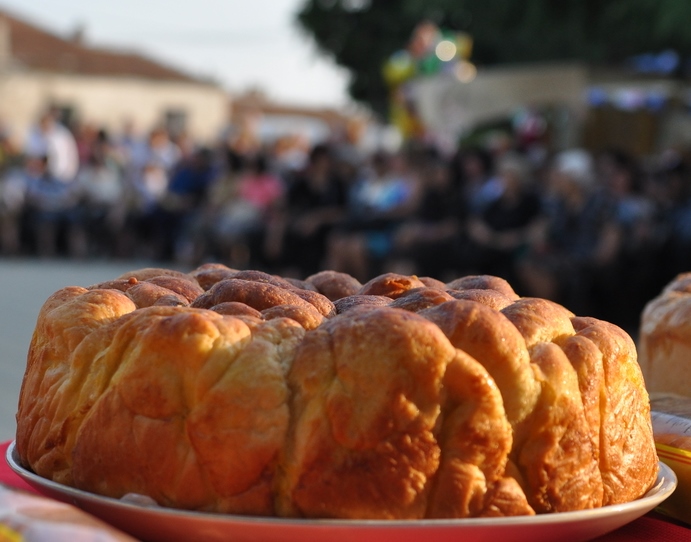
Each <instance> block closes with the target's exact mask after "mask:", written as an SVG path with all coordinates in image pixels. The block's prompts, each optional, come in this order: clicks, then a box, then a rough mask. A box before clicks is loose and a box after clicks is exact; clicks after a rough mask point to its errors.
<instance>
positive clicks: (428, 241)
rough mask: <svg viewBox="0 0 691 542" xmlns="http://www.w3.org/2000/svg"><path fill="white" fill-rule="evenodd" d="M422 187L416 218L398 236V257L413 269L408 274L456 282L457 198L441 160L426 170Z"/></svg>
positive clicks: (396, 240)
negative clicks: (451, 279)
mask: <svg viewBox="0 0 691 542" xmlns="http://www.w3.org/2000/svg"><path fill="white" fill-rule="evenodd" d="M422 185H423V186H422V195H421V197H420V203H419V207H418V208H417V211H416V213H415V216H414V217H412V218H411V220H410V221H407V222H405V223H404V224H402V225H401V226H400V228H399V229H398V231H397V232H396V235H395V240H394V253H395V256H396V258H397V259H399V260H400V259H403V260H404V261H405V262H406V263H407V264H408V265H411V266H412V269H410V272H409V273H408V274H417V275H419V276H429V277H436V278H442V277H447V276H448V277H449V278H455V275H456V272H455V270H456V264H457V262H456V258H455V252H456V243H457V237H458V232H459V227H460V224H459V220H458V197H457V193H456V191H455V190H454V186H453V185H452V180H451V175H450V172H449V169H448V168H447V167H446V164H445V163H444V162H443V161H442V160H435V161H432V162H431V163H430V164H428V165H427V166H426V167H425V168H424V174H423V179H422Z"/></svg>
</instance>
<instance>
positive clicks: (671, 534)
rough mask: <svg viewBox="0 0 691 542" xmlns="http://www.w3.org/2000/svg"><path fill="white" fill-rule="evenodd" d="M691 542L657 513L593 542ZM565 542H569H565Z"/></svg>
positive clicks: (686, 530) (1, 475)
mask: <svg viewBox="0 0 691 542" xmlns="http://www.w3.org/2000/svg"><path fill="white" fill-rule="evenodd" d="M9 444H10V443H9V442H5V443H2V444H0V454H2V458H3V459H2V460H1V461H0V483H1V484H5V485H8V486H11V487H16V488H20V489H25V490H27V491H31V492H34V493H35V491H34V490H33V489H32V488H31V487H30V486H29V485H28V484H26V483H25V482H24V481H23V480H22V479H21V478H20V477H19V476H17V475H16V474H14V472H12V470H10V468H9V466H8V465H7V462H6V461H5V460H4V457H5V451H6V450H7V447H8V446H9ZM639 541H640V542H691V527H687V526H684V525H682V524H681V523H677V522H675V521H673V520H670V519H668V518H666V517H664V516H661V515H659V514H656V513H654V512H653V513H650V514H647V515H645V516H643V517H642V518H639V519H637V520H636V521H634V522H632V523H629V524H628V525H625V526H624V527H622V528H620V529H617V530H616V531H614V532H612V533H610V534H608V535H605V536H601V537H600V538H597V539H596V540H595V541H593V542H639ZM564 542H568V540H565V541H564Z"/></svg>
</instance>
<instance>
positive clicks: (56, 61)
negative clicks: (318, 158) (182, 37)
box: [0, 11, 228, 141]
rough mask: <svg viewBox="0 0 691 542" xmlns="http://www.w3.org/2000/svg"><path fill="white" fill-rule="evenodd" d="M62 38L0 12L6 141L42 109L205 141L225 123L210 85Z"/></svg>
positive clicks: (221, 96)
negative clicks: (52, 108)
mask: <svg viewBox="0 0 691 542" xmlns="http://www.w3.org/2000/svg"><path fill="white" fill-rule="evenodd" d="M81 34H82V33H79V32H77V33H75V36H74V37H73V38H72V39H64V38H61V37H58V36H56V35H54V34H52V33H50V32H47V31H45V30H43V29H41V28H38V27H36V26H34V25H33V24H30V23H28V22H26V21H23V20H21V19H19V18H17V17H15V16H13V15H11V14H9V13H7V12H2V11H0V122H1V123H2V124H3V125H4V126H5V127H6V128H7V129H8V130H9V132H10V134H11V137H12V138H13V139H14V140H17V141H21V140H22V138H23V137H24V135H25V133H26V131H27V129H28V127H29V126H30V125H31V124H32V123H33V122H35V120H36V118H37V116H38V115H39V113H40V112H41V111H43V110H45V108H46V107H47V106H49V105H50V106H57V107H59V108H60V109H61V110H62V111H63V112H64V113H65V114H66V116H67V117H68V118H71V119H74V120H77V121H83V122H89V123H93V124H95V125H98V126H99V127H104V128H106V129H108V130H112V131H118V130H120V129H121V128H122V126H123V124H124V123H125V122H132V123H134V125H135V126H136V127H137V128H138V129H139V130H141V131H147V130H148V129H150V128H151V127H153V126H154V125H161V124H167V125H168V126H169V127H171V128H173V129H184V130H186V131H187V132H188V133H189V134H190V135H191V136H192V137H193V138H195V139H197V140H200V141H210V140H212V139H213V138H215V137H217V136H218V133H219V132H220V130H221V128H222V127H223V126H224V125H225V124H226V123H227V121H228V118H227V117H228V96H227V94H226V93H225V91H224V90H223V89H221V87H220V86H219V85H217V84H215V83H213V82H209V81H204V80H200V79H198V78H195V77H192V76H190V75H187V74H185V73H183V72H181V71H179V70H177V69H175V68H172V67H169V66H165V65H162V64H160V63H158V62H155V61H153V60H151V59H148V58H145V57H143V56H141V55H139V54H136V53H132V52H123V51H114V50H110V49H101V48H95V47H90V46H89V45H87V44H85V43H84V41H83V39H82V38H83V36H82V35H81Z"/></svg>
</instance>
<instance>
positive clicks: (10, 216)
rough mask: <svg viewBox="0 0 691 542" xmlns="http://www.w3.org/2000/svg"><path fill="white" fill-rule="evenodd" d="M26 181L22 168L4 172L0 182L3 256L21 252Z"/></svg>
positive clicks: (0, 240) (0, 249) (0, 220)
mask: <svg viewBox="0 0 691 542" xmlns="http://www.w3.org/2000/svg"><path fill="white" fill-rule="evenodd" d="M28 181H29V178H28V176H27V175H26V173H25V171H24V168H23V166H20V167H16V168H12V169H10V170H7V171H5V172H4V174H3V176H2V179H1V180H0V251H1V252H2V254H4V255H17V254H19V253H20V252H21V250H22V240H23V235H22V233H23V225H24V222H25V220H24V218H25V216H24V215H25V212H26V191H27V185H28Z"/></svg>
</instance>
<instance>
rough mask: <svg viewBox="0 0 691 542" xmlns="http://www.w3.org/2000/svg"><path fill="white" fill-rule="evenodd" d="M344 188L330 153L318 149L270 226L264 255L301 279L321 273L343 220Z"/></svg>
mask: <svg viewBox="0 0 691 542" xmlns="http://www.w3.org/2000/svg"><path fill="white" fill-rule="evenodd" d="M346 199H347V195H346V187H345V184H344V183H343V182H342V180H341V179H339V178H338V177H337V176H336V175H334V172H333V163H332V156H331V150H330V148H329V147H328V146H327V145H317V146H315V147H314V148H313V149H312V151H311V152H310V156H309V160H308V164H307V166H306V168H305V169H304V170H303V171H302V172H300V173H298V174H297V175H296V176H295V178H293V179H292V180H291V181H290V182H289V184H288V192H287V196H286V199H285V208H284V209H283V212H282V213H280V214H277V215H276V217H275V219H274V220H272V222H271V223H270V224H267V237H266V243H265V253H266V255H267V259H268V260H269V262H271V261H273V262H275V263H278V264H279V265H280V266H282V267H284V268H287V269H288V270H289V272H291V273H292V274H296V273H297V274H299V275H301V276H302V277H306V276H309V275H311V274H314V273H316V272H318V271H320V270H321V268H322V266H323V260H324V257H325V254H326V245H327V239H328V237H329V233H330V231H331V229H332V228H333V227H334V226H335V225H336V224H338V223H339V222H340V221H341V220H342V219H343V217H344V214H345V206H346Z"/></svg>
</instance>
